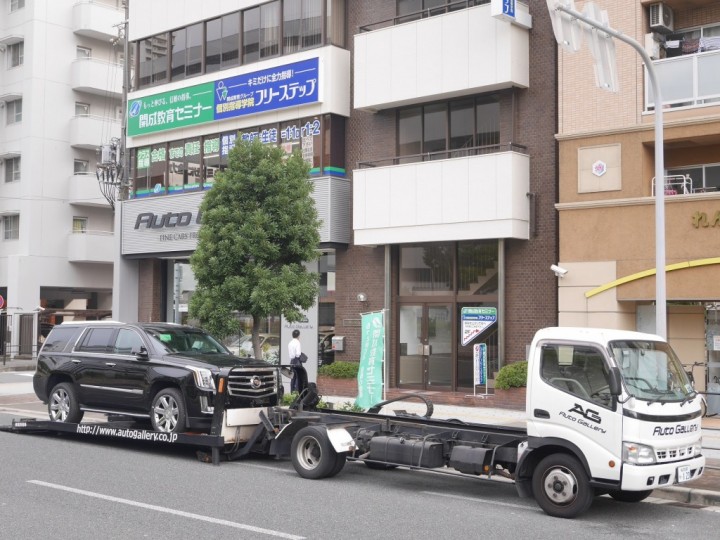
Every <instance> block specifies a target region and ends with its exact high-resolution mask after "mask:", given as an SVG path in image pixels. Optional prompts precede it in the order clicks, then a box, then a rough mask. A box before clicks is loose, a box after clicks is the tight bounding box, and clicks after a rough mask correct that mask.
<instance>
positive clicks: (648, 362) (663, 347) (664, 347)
mask: <svg viewBox="0 0 720 540" xmlns="http://www.w3.org/2000/svg"><path fill="white" fill-rule="evenodd" d="M610 349H611V351H612V354H613V355H614V356H615V361H616V362H617V365H618V367H619V368H620V371H621V372H622V376H623V382H624V383H625V387H626V388H627V390H628V392H629V393H630V394H632V395H633V396H635V397H636V398H637V399H641V400H644V401H650V402H652V403H667V402H672V401H685V400H686V399H688V398H690V397H693V396H694V395H695V391H694V390H693V387H692V384H691V383H690V380H689V379H688V376H687V374H686V373H685V371H684V370H683V368H682V364H681V363H680V360H679V359H678V357H677V356H675V352H674V351H673V350H672V348H671V347H670V346H669V345H668V344H667V343H663V342H660V341H612V342H611V343H610Z"/></svg>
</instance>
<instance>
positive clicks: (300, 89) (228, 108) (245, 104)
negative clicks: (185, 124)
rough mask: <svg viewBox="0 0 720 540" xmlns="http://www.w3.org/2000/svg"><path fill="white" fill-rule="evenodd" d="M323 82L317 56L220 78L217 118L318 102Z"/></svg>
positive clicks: (216, 89) (217, 83)
mask: <svg viewBox="0 0 720 540" xmlns="http://www.w3.org/2000/svg"><path fill="white" fill-rule="evenodd" d="M319 82H320V73H319V61H318V59H317V58H310V59H309V60H303V61H301V62H295V63H293V64H286V65H284V66H277V67H274V68H270V69H265V70H262V71H255V72H253V73H246V74H244V75H237V76H236V77H230V78H228V79H220V80H219V81H215V111H214V112H215V119H216V120H221V119H224V118H232V117H235V116H243V115H246V114H255V113H260V112H264V111H272V110H275V109H283V108H285V107H294V106H297V105H304V104H306V103H315V102H317V101H319V95H318V86H319Z"/></svg>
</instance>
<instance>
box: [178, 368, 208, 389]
mask: <svg viewBox="0 0 720 540" xmlns="http://www.w3.org/2000/svg"><path fill="white" fill-rule="evenodd" d="M185 367H186V368H188V369H189V370H190V371H192V373H193V377H195V386H197V387H198V388H200V389H201V390H212V391H213V392H214V391H215V379H213V376H212V371H210V370H209V369H205V368H199V367H195V366H185Z"/></svg>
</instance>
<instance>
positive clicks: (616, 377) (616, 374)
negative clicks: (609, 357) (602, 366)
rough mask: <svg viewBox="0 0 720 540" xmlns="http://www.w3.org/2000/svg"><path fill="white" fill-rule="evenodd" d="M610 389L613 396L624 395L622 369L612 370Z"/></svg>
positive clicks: (613, 368)
mask: <svg viewBox="0 0 720 540" xmlns="http://www.w3.org/2000/svg"><path fill="white" fill-rule="evenodd" d="M608 386H609V387H610V395H611V396H619V395H620V394H622V375H621V374H620V368H618V367H611V368H610V381H609V382H608Z"/></svg>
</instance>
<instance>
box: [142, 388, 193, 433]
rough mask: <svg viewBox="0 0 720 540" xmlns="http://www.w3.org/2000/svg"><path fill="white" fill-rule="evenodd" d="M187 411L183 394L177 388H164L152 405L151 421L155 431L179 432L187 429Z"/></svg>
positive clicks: (156, 395)
mask: <svg viewBox="0 0 720 540" xmlns="http://www.w3.org/2000/svg"><path fill="white" fill-rule="evenodd" d="M186 418H187V413H186V412H185V402H184V401H183V397H182V394H181V393H180V391H179V390H177V389H175V388H163V389H162V390H160V391H159V392H158V393H157V394H155V398H154V399H153V402H152V407H150V422H151V423H152V427H153V429H154V430H155V431H160V432H161V433H179V432H181V431H183V430H184V429H185V422H186Z"/></svg>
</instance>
